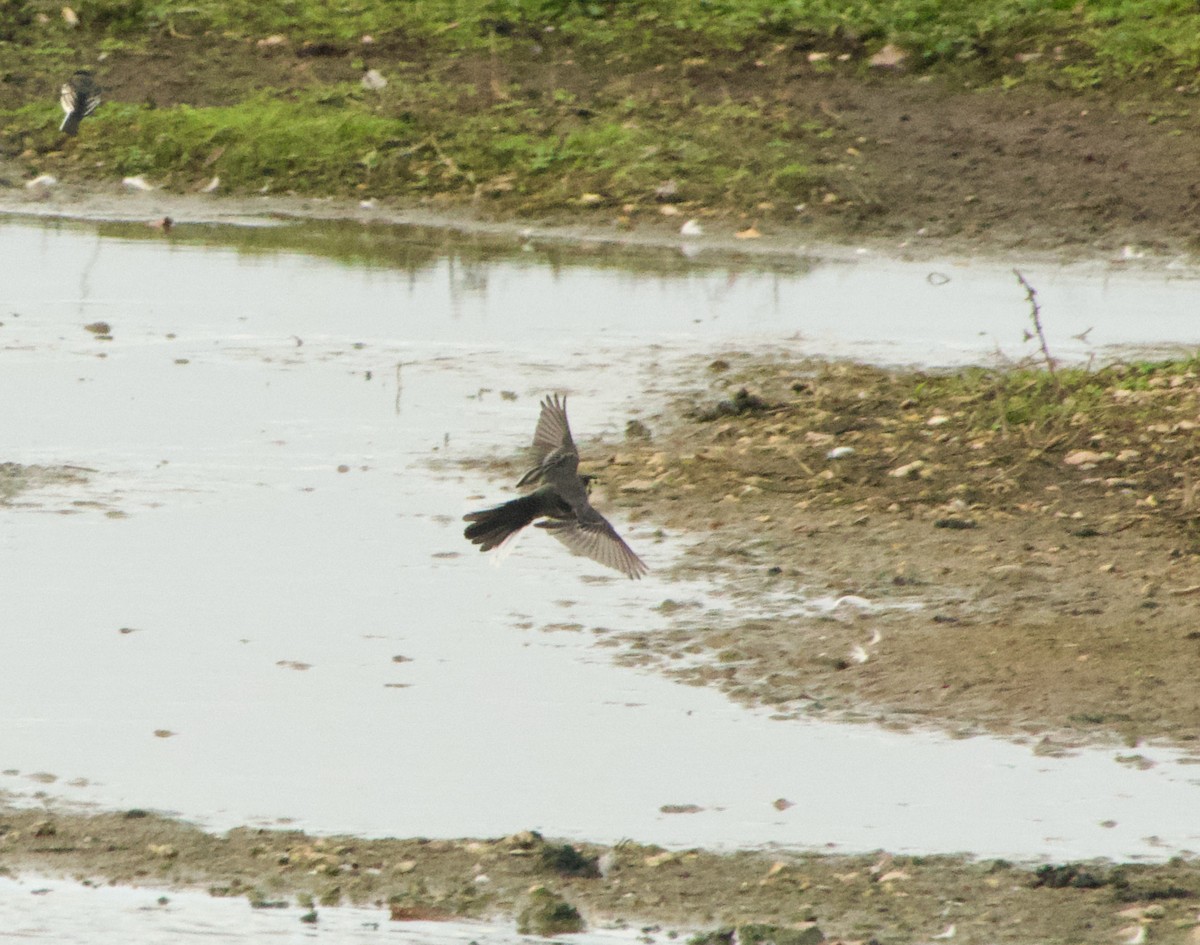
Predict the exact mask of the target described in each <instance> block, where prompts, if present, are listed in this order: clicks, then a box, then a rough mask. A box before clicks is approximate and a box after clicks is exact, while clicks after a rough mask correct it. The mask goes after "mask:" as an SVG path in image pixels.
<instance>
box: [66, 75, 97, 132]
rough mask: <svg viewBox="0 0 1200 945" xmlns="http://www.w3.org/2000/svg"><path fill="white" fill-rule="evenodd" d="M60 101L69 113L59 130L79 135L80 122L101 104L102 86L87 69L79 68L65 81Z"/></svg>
mask: <svg viewBox="0 0 1200 945" xmlns="http://www.w3.org/2000/svg"><path fill="white" fill-rule="evenodd" d="M59 101H61V102H62V108H63V111H64V112H66V113H67V114H66V117H65V118H63V123H62V125H61V126H60V127H59V129H58V130H59V131H62V132H65V133H66V134H69V135H72V136H74V135H77V134H79V123H80V122H81V121H83V119H84V118H86V117H87V116H88V115H90V114H91V113H92V112H94V111H95V110H96V106H97V105H99V104H100V86H98V85H97V84H96V80H95V79H94V78H92V74H91V73H90V72H88V71H87V69H77V70H76V71H75V74H74V75H72V76H71V78H70V79H68V80H67V81H66V82H64V83H63V87H62V97H61V98H60V99H59Z"/></svg>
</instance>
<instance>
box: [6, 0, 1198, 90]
mask: <svg viewBox="0 0 1200 945" xmlns="http://www.w3.org/2000/svg"><path fill="white" fill-rule="evenodd" d="M78 7H79V10H78V12H79V16H80V20H81V30H82V31H83V32H85V33H93V34H97V35H100V36H104V37H108V38H109V39H112V38H123V39H126V40H131V41H138V40H140V39H143V38H144V37H145V36H147V35H148V34H152V33H154V32H156V31H164V30H170V31H173V32H175V33H184V34H189V35H191V34H197V33H200V32H204V31H210V32H213V33H217V34H222V35H225V36H228V37H240V38H249V39H258V38H262V37H264V36H267V35H270V34H274V33H283V34H285V35H287V36H288V37H289V38H291V39H292V40H293V41H295V42H300V41H304V40H322V41H334V42H343V43H351V42H357V41H358V40H359V38H360V37H361V36H362V35H363V34H371V35H373V36H376V37H377V38H380V37H387V36H392V37H403V38H405V39H406V40H408V41H410V42H413V43H420V44H422V45H426V46H430V45H432V46H435V47H437V48H442V49H445V50H482V49H494V48H495V47H496V45H497V44H501V45H503V44H505V43H512V42H529V41H531V40H538V41H543V42H544V41H548V39H553V40H554V41H555V42H564V41H565V42H568V43H570V44H572V45H573V46H575V47H577V48H580V49H583V48H591V49H595V50H610V51H611V50H618V49H619V50H622V51H624V53H625V54H627V55H641V54H647V53H648V54H650V55H652V56H662V55H664V54H667V55H669V54H670V53H671V52H672V51H678V50H679V49H680V48H690V49H698V50H703V49H705V48H710V49H724V50H730V49H743V48H754V49H758V48H761V47H763V45H764V44H766V43H770V42H786V43H799V44H801V45H803V46H812V47H814V48H845V49H847V50H848V51H852V52H855V51H858V52H867V53H869V52H870V51H873V50H874V49H877V48H878V47H879V46H881V45H883V44H884V43H887V42H894V43H898V44H900V45H901V46H903V47H904V48H905V49H907V50H908V51H909V52H910V53H911V54H913V57H914V59H915V63H916V65H917V66H918V67H925V68H938V67H941V66H947V65H949V66H952V67H955V68H961V67H963V66H964V65H968V66H971V65H975V66H980V65H982V67H983V69H982V71H981V73H980V75H981V76H991V77H993V78H995V77H996V73H997V71H1000V72H1013V71H1016V72H1023V71H1026V70H1025V69H1024V68H1022V67H1015V66H1014V65H1013V63H1012V60H1011V57H1012V56H1013V55H1014V54H1016V53H1025V54H1028V53H1038V54H1041V55H1042V58H1041V59H1039V60H1037V61H1036V62H1035V63H1034V64H1032V65H1031V66H1029V67H1028V71H1032V72H1034V73H1036V74H1037V75H1039V76H1041V77H1052V78H1056V79H1058V80H1061V81H1065V82H1068V83H1072V84H1085V85H1091V84H1097V83H1112V82H1121V81H1126V80H1128V79H1129V78H1131V77H1136V76H1149V77H1152V78H1155V79H1158V80H1161V81H1163V82H1174V81H1176V80H1183V81H1187V82H1192V81H1194V78H1195V72H1196V70H1197V69H1198V68H1200V10H1198V9H1197V7H1196V5H1195V4H1194V3H1191V2H1183V0H1086V2H1082V3H1081V2H1078V0H482V2H480V0H327V2H313V0H283V2H279V3H269V4H266V3H258V2H255V0H92V2H89V3H86V4H79V5H78ZM60 9H61V4H60V3H58V2H57V0H10V2H9V3H7V4H5V5H3V6H2V7H0V43H2V42H3V41H4V40H5V39H9V40H14V41H16V42H18V43H21V42H26V43H27V42H29V41H30V40H31V39H33V40H35V41H37V42H45V41H46V40H47V39H48V38H50V37H54V36H57V37H61V38H67V39H68V40H69V39H71V38H73V37H76V36H77V35H78V34H77V33H73V32H72V31H71V29H70V28H69V27H68V26H67V25H66V24H65V23H64V22H63V21H62V19H61V15H60ZM38 14H44V15H45V16H48V17H49V22H48V23H46V24H44V25H42V24H38V23H37V22H36V16H37V15H38ZM551 31H552V32H553V35H551ZM1056 50H1057V54H1056Z"/></svg>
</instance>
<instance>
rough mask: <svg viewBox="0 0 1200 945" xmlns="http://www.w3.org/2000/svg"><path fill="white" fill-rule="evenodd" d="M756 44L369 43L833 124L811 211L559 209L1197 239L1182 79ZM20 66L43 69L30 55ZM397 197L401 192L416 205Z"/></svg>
mask: <svg viewBox="0 0 1200 945" xmlns="http://www.w3.org/2000/svg"><path fill="white" fill-rule="evenodd" d="M750 52H753V51H750ZM757 53H758V59H757V63H758V64H757V65H751V63H754V62H755V57H754V56H753V55H750V54H749V52H747V51H741V52H737V53H731V54H729V56H728V58H727V59H725V60H723V61H721V60H717V59H710V60H707V61H701V62H700V64H696V65H689V66H688V67H687V68H686V69H682V71H681V72H680V73H679V74H678V75H676V74H673V73H671V72H670V70H667V71H663V70H662V69H661V68H652V67H645V68H643V67H640V66H639V65H638V64H636V63H632V62H625V63H598V62H589V61H585V60H576V59H575V58H573V57H572V56H571V55H570V54H569V50H563V51H559V53H557V54H556V53H555V51H554V50H547V51H546V52H545V54H544V55H534V54H532V53H531V54H529V55H528V56H527V57H526V58H522V55H521V53H520V51H519V50H518V51H517V52H515V53H514V54H513V56H512V58H511V59H509V60H507V61H497V60H494V59H492V58H487V57H481V58H478V59H472V58H471V57H470V56H463V57H459V58H454V59H451V60H448V61H442V60H441V59H439V58H434V53H432V52H431V51H429V50H424V49H421V48H411V47H405V46H403V45H397V44H395V43H394V42H393V43H392V44H390V45H389V44H388V43H382V44H380V45H378V46H377V47H375V48H373V49H372V50H371V52H370V55H369V56H368V57H367V58H368V59H369V60H370V64H372V65H375V66H378V67H380V68H384V69H387V70H389V71H390V72H392V73H393V74H394V75H398V76H400V77H401V79H400V80H401V81H402V77H403V75H405V74H407V73H410V72H411V73H412V74H420V75H430V76H436V77H443V78H444V79H445V80H446V81H448V82H453V83H459V84H460V86H461V87H464V88H466V87H469V88H475V89H477V90H478V91H477V93H476V94H477V97H478V98H479V101H478V102H472V101H464V102H463V103H462V107H464V108H474V107H486V106H487V105H489V104H491V103H492V102H493V100H494V99H493V98H492V96H495V95H499V94H500V93H499V92H497V91H495V90H497V89H500V88H503V89H506V90H508V91H506V92H504V93H503V94H504V96H506V97H507V96H510V95H511V96H512V97H513V98H514V99H524V98H525V97H532V99H533V100H540V99H544V98H545V97H546V96H549V95H552V94H553V93H554V92H555V90H560V91H566V92H569V93H571V94H572V95H573V96H576V98H577V102H578V106H579V107H581V108H582V107H586V106H587V105H588V103H589V101H593V100H600V101H610V100H612V99H614V98H616V99H618V100H619V99H620V98H621V97H622V96H623V94H624V92H625V91H627V90H628V89H629V88H638V89H642V90H645V89H654V90H656V93H655V94H658V95H660V96H661V97H662V99H663V101H666V102H674V101H678V100H679V99H680V98H681V96H684V95H686V96H687V97H688V98H689V99H693V98H694V99H695V100H696V101H700V102H705V101H707V102H725V101H728V102H733V103H738V104H746V103H760V104H762V105H764V107H766V106H767V105H769V106H770V107H772V108H785V109H786V110H787V111H788V113H789V114H795V115H797V116H806V117H807V118H809V119H811V121H812V122H813V123H815V124H816V125H819V126H821V127H822V128H824V129H825V136H824V143H823V144H822V145H821V146H820V148H819V153H817V154H816V160H817V162H818V165H819V169H820V171H821V173H822V174H823V175H824V176H825V177H826V178H827V180H828V182H829V185H830V188H829V191H828V193H827V194H825V195H824V197H822V198H821V199H816V200H813V201H809V202H808V204H807V205H806V206H805V207H804V208H803V209H802V210H800V211H797V210H796V209H795V208H794V207H793V206H791V205H786V206H785V205H782V204H780V205H772V206H766V205H755V206H744V205H742V204H740V203H739V201H738V195H737V194H728V195H726V198H725V199H724V200H723V202H718V204H714V205H710V206H700V205H697V206H692V205H690V204H688V203H686V202H683V203H680V204H677V205H674V209H675V210H677V211H678V212H679V213H680V216H678V217H675V216H671V217H664V216H663V215H662V213H661V211H663V209H664V207H663V206H662V205H660V204H658V203H656V202H655V201H654V200H653V199H652V198H651V199H646V200H641V201H639V200H636V199H635V200H633V202H631V203H627V204H625V205H623V206H622V207H621V208H613V207H607V208H604V207H598V208H595V209H592V210H588V209H586V208H584V209H582V210H581V209H580V208H579V207H577V206H572V207H570V208H562V210H561V212H557V213H556V212H555V211H554V209H553V208H552V207H542V212H544V213H545V214H546V215H547V217H548V219H549V221H550V222H558V223H568V222H569V223H573V224H580V223H583V224H585V225H588V226H592V227H596V228H599V229H601V230H611V231H615V232H617V233H622V234H628V233H638V232H643V231H650V232H655V233H659V234H669V233H675V232H677V231H678V228H679V223H680V221H681V219H687V218H688V217H689V216H696V217H699V218H700V219H702V220H708V222H709V223H710V224H711V225H710V226H709V231H710V232H711V233H712V234H713V235H714V236H726V237H731V236H732V235H733V234H734V233H735V232H739V231H743V230H744V229H745V228H746V227H747V226H748V224H751V223H753V224H755V225H756V227H757V231H758V232H760V233H762V234H763V237H764V238H767V239H771V238H775V239H778V240H782V241H784V242H785V243H788V244H791V245H794V244H795V242H796V241H797V240H801V241H823V242H834V243H843V244H844V243H858V242H874V243H883V244H886V245H891V246H895V245H897V244H903V245H905V246H906V247H907V248H909V249H915V250H917V251H921V247H920V244H923V243H924V244H929V245H931V246H933V247H937V248H939V249H942V250H951V251H955V252H959V253H961V252H963V251H964V250H965V251H969V252H991V253H1000V252H1003V253H1011V252H1014V251H1015V252H1021V253H1027V252H1033V251H1036V252H1045V251H1051V252H1068V253H1071V254H1075V255H1078V254H1080V253H1085V254H1086V253H1096V252H1100V253H1113V252H1116V251H1118V250H1119V249H1120V247H1122V246H1123V245H1126V244H1137V245H1140V246H1142V247H1143V248H1148V249H1152V250H1157V251H1161V252H1181V251H1187V250H1191V249H1193V248H1194V246H1195V243H1196V237H1197V223H1196V219H1197V209H1198V192H1197V187H1200V111H1197V110H1195V109H1193V108H1191V107H1190V99H1189V98H1188V97H1186V96H1185V95H1183V94H1178V93H1172V92H1170V91H1169V90H1162V89H1154V88H1147V89H1144V90H1139V89H1131V88H1126V89H1124V90H1123V91H1122V93H1121V95H1122V97H1121V98H1120V99H1119V100H1115V99H1114V98H1113V96H1112V95H1110V94H1107V93H1102V92H1090V93H1063V92H1059V91H1054V90H1049V89H1046V88H1044V87H1042V86H1038V85H1036V84H1033V83H1029V84H1022V85H1018V86H1017V87H1016V88H1013V89H1009V90H1004V89H999V88H985V89H977V88H970V87H967V86H965V85H964V84H963V83H961V82H955V81H954V80H951V79H949V78H945V77H924V78H916V77H912V76H907V75H904V74H884V75H873V76H867V77H865V78H864V77H863V76H862V75H861V74H859V73H858V71H857V70H856V71H855V72H854V73H853V74H850V73H847V74H845V75H842V74H838V73H837V72H834V73H831V74H826V73H820V72H818V71H815V70H814V67H813V66H811V65H810V64H809V63H808V62H807V59H806V52H805V51H804V50H799V49H782V48H772V49H768V50H759V51H757ZM363 55H364V52H363V50H362V49H361V48H351V47H347V48H344V49H342V48H337V47H329V48H322V49H320V50H319V55H318V54H314V53H313V52H312V50H309V49H306V48H304V47H292V46H283V47H278V48H272V49H269V50H262V49H257V48H256V47H255V46H254V45H253V44H250V43H246V42H236V41H231V40H223V39H219V38H216V37H212V36H199V37H190V38H187V39H172V38H170V37H162V38H161V41H160V42H159V44H158V45H157V46H156V47H155V48H153V49H152V50H150V51H147V52H135V51H123V52H121V53H119V54H114V55H112V56H110V57H109V59H108V60H106V62H105V64H104V81H105V88H106V92H107V94H108V95H109V96H110V97H111V98H112V99H113V100H120V101H126V102H146V103H148V104H152V105H155V106H159V107H163V106H168V105H173V104H177V103H187V104H193V105H209V104H218V103H222V102H228V101H231V100H236V99H238V98H240V97H242V96H244V95H246V94H247V93H248V92H250V91H252V90H255V89H261V88H272V89H278V90H280V92H279V94H286V93H287V90H289V89H301V88H306V87H311V86H317V85H320V84H323V83H330V82H353V81H356V80H357V78H358V76H359V74H360V72H359V70H358V69H357V68H356V67H355V65H354V63H355V62H356V61H357V60H358V59H360V58H361V57H362V56H363ZM26 65H27V66H28V67H29V69H34V68H35V67H36V62H34V61H32V60H31V61H30V62H29V63H27V64H26ZM18 71H19V70H18ZM456 87H459V86H456ZM489 90H492V91H490V92H489ZM31 93H32V90H31V89H30V88H29V87H28V84H27V83H26V84H0V107H5V106H13V105H18V104H23V103H25V102H27V101H29V100H30V95H31ZM539 97H540V99H539ZM40 160H41V163H40V164H39V165H38V167H39V168H40V169H41V170H46V171H50V172H53V173H57V174H58V175H59V176H60V177H62V178H63V179H64V180H71V179H73V178H77V177H78V176H79V174H78V173H72V167H73V165H71V164H70V159H69V155H68V156H64V155H62V154H50V155H45V156H43V158H42V159H40ZM64 162H66V163H64ZM2 164H3V162H0V180H3V179H5V178H7V180H8V182H9V183H10V184H11V185H16V184H17V183H19V181H20V180H21V179H22V178H23V177H24V176H26V174H25V170H26V168H25V166H24V164H20V163H18V162H17V161H13V162H12V163H11V164H10V166H9V167H7V168H5V167H3V166H2ZM75 170H76V171H78V172H79V173H82V172H83V171H84V170H86V169H85V168H75ZM31 199H37V198H31ZM50 199H51V200H54V199H57V198H55V197H53V196H52V197H51V198H50ZM523 199H524V198H521V197H519V195H511V196H506V195H504V194H502V193H501V194H497V195H494V197H493V198H489V199H488V200H487V201H486V202H485V203H480V202H478V200H477V199H476V198H475V197H474V196H473V194H472V193H471V192H470V190H469V189H467V190H465V191H463V192H461V193H459V192H450V191H448V192H446V193H444V194H439V195H435V196H434V197H431V198H426V199H425V200H424V201H423V202H422V203H421V204H420V207H422V208H424V209H427V210H428V209H436V210H439V211H442V212H460V213H467V214H470V215H473V216H479V217H487V218H490V219H497V218H499V219H504V218H512V217H513V215H515V214H520V212H521V209H522V205H523V204H522V200H523ZM827 201H828V202H827ZM385 204H386V209H389V210H393V211H394V210H396V209H398V208H399V209H414V206H413V205H412V204H409V205H402V204H400V203H399V202H397V201H385ZM666 209H668V210H670V209H672V207H666Z"/></svg>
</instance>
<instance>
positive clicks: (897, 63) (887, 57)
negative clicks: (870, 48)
mask: <svg viewBox="0 0 1200 945" xmlns="http://www.w3.org/2000/svg"><path fill="white" fill-rule="evenodd" d="M907 58H908V53H906V52H905V51H904V50H903V49H901V48H900V47H899V46H897V45H896V44H895V43H888V44H887V45H886V46H884V47H883V48H882V49H881V50H879V52H877V53H875V55H874V56H872V57H871V58H870V59H868V60H867V65H869V66H870V67H871V68H872V69H900V68H902V67H903V65H904V61H905V60H906V59H907Z"/></svg>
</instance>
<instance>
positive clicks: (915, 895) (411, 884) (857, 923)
mask: <svg viewBox="0 0 1200 945" xmlns="http://www.w3.org/2000/svg"><path fill="white" fill-rule="evenodd" d="M134 813H135V812H134V811H130V812H127V813H114V814H98V815H97V814H92V815H87V814H77V813H71V812H68V811H65V810H57V809H55V808H54V807H53V806H50V807H48V808H45V809H39V810H29V809H17V808H4V807H0V870H2V871H3V872H4V873H5V874H6V875H9V876H18V875H20V874H21V873H29V874H43V875H45V874H54V875H68V876H86V877H89V878H90V880H91V881H97V880H101V879H102V880H107V881H111V882H115V883H132V884H144V885H151V886H155V887H160V888H161V887H168V888H180V887H192V888H195V887H200V888H205V889H208V890H210V892H211V894H212V895H214V896H225V897H228V896H233V897H239V898H244V899H245V900H246V908H247V910H251V909H265V908H284V907H287V906H293V905H294V906H296V907H299V908H300V909H302V910H305V915H310V916H316V915H318V912H319V910H320V909H324V908H333V907H335V906H336V905H337V904H338V903H343V902H345V903H354V904H358V905H365V906H374V907H376V908H378V909H380V910H381V912H382V914H383V915H384V916H387V917H390V919H391V920H393V921H397V922H405V921H428V920H435V921H436V920H446V919H456V918H494V917H507V918H508V919H510V920H511V921H513V922H514V923H516V924H518V925H519V927H520V929H521V930H522V931H523V932H524V931H528V932H529V933H530V934H541V935H552V934H558V933H562V932H566V931H573V930H578V929H580V928H582V927H583V926H584V924H585V923H586V924H587V925H588V926H591V927H595V926H597V925H601V924H604V923H609V922H642V923H648V922H653V923H655V924H659V925H667V926H674V927H675V928H676V929H683V930H711V931H707V932H702V933H701V934H700V935H699V936H698V938H697V939H696V940H697V941H703V942H711V943H721V942H728V941H732V940H733V934H734V931H735V930H736V934H737V939H738V940H739V941H743V942H748V941H754V942H760V943H764V945H765V943H766V942H769V941H770V942H776V943H789V945H802V943H810V942H819V941H822V936H824V937H826V938H827V940H829V941H847V942H849V941H864V942H865V941H869V940H875V941H878V942H910V941H916V940H920V941H925V940H928V939H931V938H933V937H935V936H937V935H939V934H942V932H943V930H944V929H945V928H946V927H947V926H949V925H951V924H953V925H955V926H956V928H957V936H956V939H955V940H956V941H964V942H994V943H998V945H1009V943H1011V945H1017V943H1025V942H1030V941H1037V942H1044V943H1047V945H1059V943H1063V945H1065V943H1068V942H1078V941H1085V940H1086V941H1113V940H1114V938H1115V936H1116V934H1117V933H1118V931H1119V930H1121V929H1122V928H1124V927H1125V926H1127V925H1128V924H1129V923H1130V922H1131V921H1134V922H1137V923H1140V924H1142V925H1145V926H1146V927H1147V929H1148V935H1149V936H1150V937H1151V938H1152V939H1153V938H1154V937H1156V936H1158V937H1163V938H1164V940H1181V941H1182V940H1190V939H1187V936H1188V935H1190V934H1194V930H1195V929H1197V928H1198V927H1200V922H1198V920H1197V917H1196V906H1195V900H1196V895H1197V893H1200V864H1198V863H1196V862H1195V861H1194V860H1189V859H1185V858H1176V859H1173V860H1171V861H1169V862H1167V863H1162V864H1158V865H1149V864H1111V863H1105V862H1094V863H1071V864H1064V865H1061V866H1055V865H1047V866H1045V867H1042V868H1039V869H1037V870H1034V869H1033V868H1032V867H1023V866H1017V865H1013V864H1011V863H1007V862H1004V861H1002V860H987V861H980V862H976V861H973V860H970V859H967V858H962V857H952V856H920V857H908V856H898V855H895V856H894V855H891V854H879V853H874V854H869V855H863V856H845V855H837V854H818V853H807V852H799V851H782V850H771V851H746V852H738V853H730V854H717V853H709V852H705V851H701V850H663V849H662V848H661V847H654V846H643V845H639V844H636V843H631V842H628V841H623V842H622V843H620V844H618V845H616V846H613V847H603V846H597V845H593V844H573V845H571V846H570V847H566V846H565V845H564V844H563V842H562V841H556V840H546V839H543V838H542V837H541V836H540V835H538V834H536V833H534V832H533V831H525V832H523V833H520V834H514V835H512V836H509V837H500V838H497V839H490V840H488V839H481V840H443V839H410V840H392V839H375V840H371V839H365V838H362V837H349V836H331V837H314V836H309V835H306V834H304V833H302V832H300V831H296V830H267V829H256V828H238V829H236V830H232V831H230V832H228V833H226V834H221V835H216V834H210V833H206V832H204V831H202V830H200V829H199V828H197V827H195V826H193V825H190V824H185V823H182V822H180V821H175V820H170V819H168V818H164V817H160V816H158V815H156V814H152V813H148V812H146V811H142V810H139V811H136V814H137V816H132V815H133V814H134ZM564 849H574V850H575V851H576V852H577V853H578V854H579V856H580V857H581V858H582V859H583V860H585V861H587V862H601V863H603V864H605V868H604V875H603V876H592V875H586V876H575V875H564V874H563V873H562V872H561V871H560V869H559V868H558V863H557V856H558V855H560V854H561V852H562V851H563V850H564ZM547 851H550V852H549V854H547ZM554 851H558V853H557V854H556V853H555V852H554ZM1135 910H1136V914H1135ZM669 934H671V935H672V937H674V935H675V933H674V932H672V933H669ZM1172 935H1174V936H1176V937H1177V938H1176V939H1171V938H1170V936H1172ZM680 940H683V938H682V936H681V937H680Z"/></svg>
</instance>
